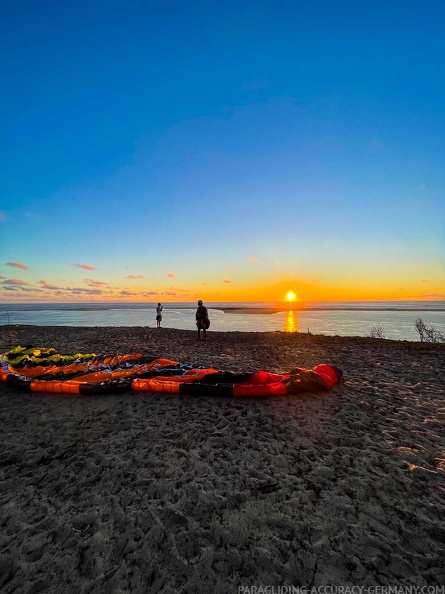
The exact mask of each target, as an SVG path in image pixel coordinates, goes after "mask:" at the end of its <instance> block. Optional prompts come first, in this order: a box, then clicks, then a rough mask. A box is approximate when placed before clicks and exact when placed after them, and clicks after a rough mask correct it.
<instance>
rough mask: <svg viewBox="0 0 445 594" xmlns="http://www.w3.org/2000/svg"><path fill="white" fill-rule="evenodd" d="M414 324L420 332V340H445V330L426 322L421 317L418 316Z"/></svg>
mask: <svg viewBox="0 0 445 594" xmlns="http://www.w3.org/2000/svg"><path fill="white" fill-rule="evenodd" d="M414 326H415V328H416V330H417V332H418V333H419V337H420V342H445V332H442V331H441V330H438V329H437V328H436V327H435V326H432V325H431V324H425V322H424V321H423V320H421V319H420V318H417V320H416V321H415V322H414Z"/></svg>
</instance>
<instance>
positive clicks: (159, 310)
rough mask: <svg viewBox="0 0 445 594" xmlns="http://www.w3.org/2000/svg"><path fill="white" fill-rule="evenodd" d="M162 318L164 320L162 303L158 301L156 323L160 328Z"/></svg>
mask: <svg viewBox="0 0 445 594" xmlns="http://www.w3.org/2000/svg"><path fill="white" fill-rule="evenodd" d="M161 320H162V305H161V304H160V303H158V305H157V307H156V323H157V325H158V328H160V327H161Z"/></svg>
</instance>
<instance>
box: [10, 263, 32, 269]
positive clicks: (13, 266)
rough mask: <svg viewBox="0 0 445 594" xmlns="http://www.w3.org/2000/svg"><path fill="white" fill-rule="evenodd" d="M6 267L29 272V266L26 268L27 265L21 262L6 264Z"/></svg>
mask: <svg viewBox="0 0 445 594" xmlns="http://www.w3.org/2000/svg"><path fill="white" fill-rule="evenodd" d="M5 266H12V268H20V270H28V266H26V264H22V263H21V262H5Z"/></svg>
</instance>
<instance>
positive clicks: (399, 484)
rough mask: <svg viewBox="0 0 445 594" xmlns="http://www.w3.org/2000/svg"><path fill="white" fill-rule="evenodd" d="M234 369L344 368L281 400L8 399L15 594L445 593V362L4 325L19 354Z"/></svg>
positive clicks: (320, 347)
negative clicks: (374, 589)
mask: <svg viewBox="0 0 445 594" xmlns="http://www.w3.org/2000/svg"><path fill="white" fill-rule="evenodd" d="M19 344H20V345H24V344H28V345H36V346H52V347H54V348H56V349H58V350H59V351H61V352H66V353H73V352H95V353H97V354H101V353H117V352H121V353H123V352H140V353H142V354H152V355H157V356H163V357H167V358H170V359H173V360H176V361H181V362H190V363H195V364H200V365H211V366H213V367H216V368H219V369H227V370H232V371H250V370H251V371H256V370H259V369H267V370H269V371H277V372H278V371H287V370H289V369H291V368H293V367H295V366H305V367H312V366H314V365H316V364H317V363H322V362H325V363H332V364H334V365H339V366H341V367H342V368H343V370H344V382H343V383H342V384H340V385H338V386H337V387H335V388H334V389H333V390H332V391H330V392H326V393H320V394H317V395H302V396H290V397H289V396H287V397H278V398H273V399H267V398H266V399H260V398H250V399H232V398H211V397H199V398H198V397H177V396H171V395H161V394H159V395H152V394H140V393H139V394H135V393H129V394H123V395H107V396H90V397H87V396H84V397H73V396H62V395H60V396H55V395H44V394H43V395H41V394H36V393H25V392H19V391H15V390H13V389H11V388H9V387H7V386H6V385H4V384H2V385H0V432H1V433H0V434H1V436H2V441H1V443H2V448H1V451H0V506H1V507H0V526H1V530H0V592H2V594H9V593H10V594H12V593H14V594H16V593H24V594H34V593H37V592H44V593H50V592H51V593H58V594H60V593H65V592H66V593H73V594H74V593H76V594H86V593H92V594H93V593H94V594H96V593H99V594H100V593H116V594H120V593H127V592H128V593H129V592H131V593H132V594H133V593H135V594H142V593H143V592H150V593H151V592H163V593H165V594H167V593H170V594H171V593H174V592H181V593H182V592H184V593H189V592H199V593H200V592H203V593H204V592H209V593H210V592H214V593H220V594H223V593H224V594H226V593H231V592H233V593H236V592H237V587H238V586H254V585H256V586H260V585H263V586H266V585H270V586H275V587H278V586H280V585H283V586H284V585H286V586H290V585H293V586H306V587H308V588H309V587H311V586H322V585H323V586H325V585H337V586H338V585H350V586H352V585H361V586H363V585H391V586H402V585H403V586H408V585H411V586H412V585H418V586H425V585H439V586H443V585H444V584H445V565H444V559H445V527H444V523H443V519H444V518H445V431H444V429H445V394H444V380H443V378H444V377H445V374H444V371H445V345H428V344H421V343H412V342H397V341H389V340H379V339H370V338H344V337H328V336H312V335H307V334H288V333H286V334H285V333H280V332H274V333H243V332H227V333H217V332H209V339H208V341H207V342H197V341H196V336H195V333H194V332H190V331H182V330H173V329H160V330H157V329H148V328H67V327H51V328H50V327H33V326H20V327H14V326H1V327H0V352H5V351H6V350H8V349H9V348H11V347H13V346H16V345H19Z"/></svg>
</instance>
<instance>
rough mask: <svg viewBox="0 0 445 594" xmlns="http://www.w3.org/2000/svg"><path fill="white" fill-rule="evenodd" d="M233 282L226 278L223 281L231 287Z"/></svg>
mask: <svg viewBox="0 0 445 594" xmlns="http://www.w3.org/2000/svg"><path fill="white" fill-rule="evenodd" d="M231 282H232V281H231V280H229V279H227V278H225V279H224V280H223V283H226V284H228V285H230V283H231Z"/></svg>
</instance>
